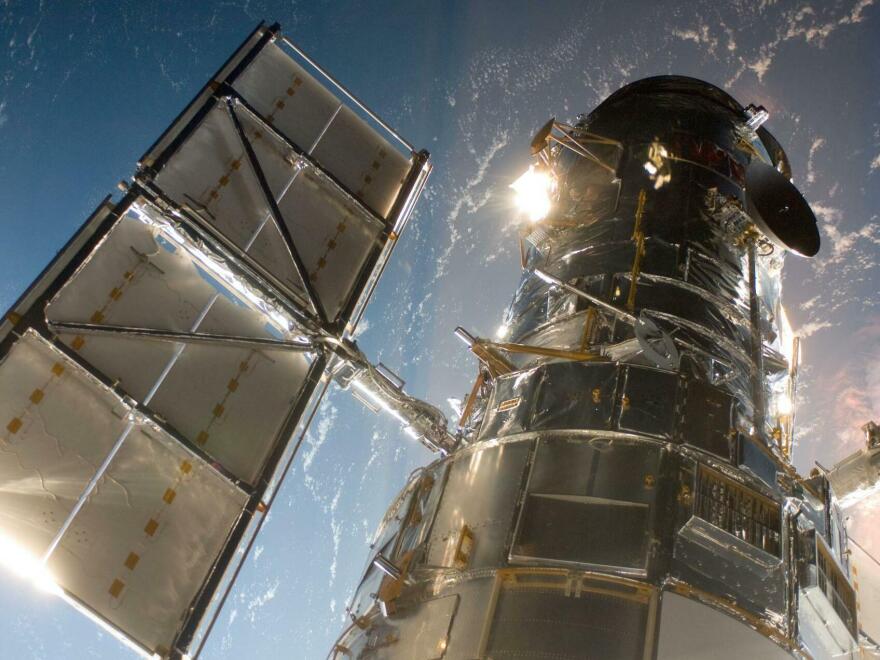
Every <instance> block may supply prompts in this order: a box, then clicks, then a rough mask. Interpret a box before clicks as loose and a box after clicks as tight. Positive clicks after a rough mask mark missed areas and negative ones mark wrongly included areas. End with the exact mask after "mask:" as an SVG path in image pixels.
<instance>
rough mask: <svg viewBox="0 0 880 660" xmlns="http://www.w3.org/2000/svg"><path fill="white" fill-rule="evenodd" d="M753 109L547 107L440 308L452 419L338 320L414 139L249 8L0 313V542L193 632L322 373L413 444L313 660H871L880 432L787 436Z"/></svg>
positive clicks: (690, 83)
mask: <svg viewBox="0 0 880 660" xmlns="http://www.w3.org/2000/svg"><path fill="white" fill-rule="evenodd" d="M766 118H767V113H766V112H765V111H764V110H763V109H762V108H760V107H754V106H749V107H747V108H744V107H742V106H741V105H740V104H739V103H737V102H736V101H735V100H734V99H733V98H731V97H730V96H729V95H727V94H726V93H725V92H723V91H722V90H720V89H718V88H716V87H714V86H712V85H709V84H707V83H704V82H701V81H698V80H695V79H691V78H683V77H676V76H663V77H658V78H649V79H646V80H641V81H638V82H635V83H632V84H630V85H627V86H626V87H624V88H622V89H621V90H619V91H617V92H616V93H614V94H613V95H612V96H610V97H609V98H608V99H606V100H605V101H604V102H603V103H602V104H601V105H600V106H599V107H598V108H596V109H595V110H594V111H593V112H592V113H590V114H589V115H585V116H581V117H579V118H578V119H577V121H576V122H575V123H574V124H573V125H569V124H564V123H561V122H557V121H555V120H551V121H550V122H548V123H547V124H546V125H545V126H544V127H543V128H542V129H541V130H540V131H539V132H538V134H537V135H536V136H535V138H534V139H533V141H532V145H531V147H532V154H533V156H534V165H533V166H532V167H531V168H530V169H529V171H528V172H527V173H526V174H524V175H523V177H522V178H521V179H519V180H518V181H517V182H516V183H515V185H514V188H515V193H516V194H517V196H518V197H519V198H520V200H521V202H522V205H523V208H524V209H525V211H526V216H527V220H528V221H527V222H526V223H525V224H524V228H523V230H522V232H521V236H520V252H521V257H522V267H523V274H522V277H521V280H520V282H519V285H518V286H517V288H516V291H515V294H514V296H513V302H512V303H511V305H510V307H509V309H508V311H507V313H506V317H505V320H504V325H503V326H502V328H503V332H502V335H503V336H500V337H497V338H495V339H492V340H489V339H484V338H480V337H476V336H474V335H472V334H471V333H469V332H468V331H467V330H465V329H464V328H459V329H458V330H457V334H458V336H459V338H460V339H462V341H463V342H464V343H465V344H466V346H467V348H468V349H469V350H470V351H471V352H472V353H473V355H474V356H475V358H476V364H477V375H476V379H475V382H474V384H473V387H472V389H471V391H470V395H469V396H468V397H467V399H466V401H465V402H464V405H463V411H462V415H461V418H460V419H459V420H457V423H456V424H455V425H454V428H452V429H450V428H449V425H448V424H447V420H446V419H445V417H444V416H443V414H442V413H441V412H440V411H439V410H438V409H437V408H435V407H434V406H432V405H430V404H428V403H426V402H423V401H419V400H418V399H415V398H413V397H411V396H409V395H408V394H407V393H405V392H404V390H403V384H402V383H401V381H400V380H399V379H398V378H397V377H396V376H395V375H394V374H393V373H392V372H390V371H389V370H388V369H387V368H385V367H384V366H382V365H376V364H373V363H372V362H371V361H370V360H369V358H368V357H367V356H365V355H364V354H363V353H362V352H361V351H360V349H359V348H358V346H357V344H356V343H355V342H354V341H353V339H352V337H353V332H354V330H355V328H356V326H357V324H358V321H359V319H360V318H361V316H362V314H363V311H364V308H365V306H366V305H367V303H368V302H369V299H370V296H371V293H372V292H373V290H374V288H375V286H376V284H377V282H378V280H379V278H380V277H381V275H382V271H383V269H384V267H385V265H386V264H387V263H388V260H389V258H390V256H391V253H392V251H393V249H394V246H395V244H396V242H397V241H398V240H399V238H400V235H401V233H402V231H403V230H404V228H405V226H406V223H407V220H408V218H409V217H410V214H411V212H412V209H413V207H414V205H415V203H416V201H417V199H418V197H419V194H420V193H421V191H422V189H423V187H424V185H425V183H426V180H427V177H428V175H429V173H430V164H429V158H428V154H427V152H425V151H418V150H416V149H415V148H413V147H412V146H411V145H410V144H409V143H408V142H406V141H405V140H404V139H403V138H401V137H400V136H398V135H397V134H396V133H395V132H394V131H393V130H392V129H391V128H389V127H388V126H387V125H386V124H385V123H384V122H383V121H382V120H381V119H380V118H378V117H377V116H375V115H374V114H373V113H372V112H370V111H369V110H368V109H367V108H366V107H365V106H364V104H363V103H361V102H360V101H359V100H358V99H357V98H356V97H355V96H354V95H352V94H351V93H350V92H349V91H348V90H347V89H346V88H345V87H343V86H342V85H341V84H340V83H339V82H337V81H336V80H335V79H334V78H332V77H331V76H330V75H329V74H327V73H326V72H325V71H323V70H322V69H321V68H320V67H319V66H318V65H316V64H315V63H314V62H313V61H312V60H311V59H310V58H309V57H308V56H307V55H306V54H305V53H304V52H303V51H302V50H300V49H299V48H297V47H296V46H295V45H294V44H292V43H291V42H289V41H288V40H287V39H286V38H284V37H283V36H282V35H281V32H280V28H279V27H278V26H277V25H273V26H271V27H267V26H260V27H258V28H257V29H256V30H255V31H254V33H253V34H251V35H250V37H248V39H247V40H246V41H245V42H244V44H242V45H241V46H240V47H239V48H238V50H236V52H235V53H234V54H233V55H232V57H231V58H230V59H229V60H228V61H227V62H226V63H225V64H224V65H223V66H222V68H221V69H220V70H219V71H218V72H217V74H216V75H215V76H214V77H213V78H212V79H211V80H210V81H209V83H208V84H207V85H206V86H205V87H204V88H203V89H202V90H201V91H200V92H199V94H198V95H197V96H196V98H195V99H194V100H193V101H192V102H191V103H190V104H189V105H188V106H187V108H186V109H185V110H184V111H183V112H182V113H181V114H180V115H179V116H178V117H177V119H175V121H174V122H173V123H172V125H171V126H170V127H169V128H168V130H166V131H165V132H164V133H163V134H162V135H161V136H160V138H159V139H158V140H157V141H156V143H155V144H154V145H153V146H151V147H150V148H149V150H148V151H147V153H146V154H145V155H144V156H143V158H141V160H140V161H139V163H138V167H137V170H136V172H135V175H134V177H133V180H132V182H131V183H129V184H126V185H125V186H124V196H123V197H122V199H121V200H120V201H118V202H116V203H111V202H110V201H109V200H106V201H105V202H104V203H102V204H101V206H100V207H99V208H98V210H97V211H95V213H94V214H93V215H92V216H91V217H90V218H89V219H88V220H87V221H86V223H85V224H84V225H83V226H82V228H81V229H80V230H79V231H78V232H77V234H76V235H75V236H74V237H73V238H72V239H71V241H70V242H69V243H68V244H67V245H66V246H65V247H64V248H63V249H62V250H61V252H59V254H58V255H57V257H56V258H55V260H54V261H53V262H52V263H51V264H50V265H49V266H48V267H47V268H46V270H45V271H44V272H43V273H42V274H41V275H40V276H39V277H38V279H37V280H36V282H34V284H33V285H32V286H31V287H30V288H29V289H28V290H27V292H26V293H25V294H24V295H23V296H22V297H21V298H20V299H19V301H18V302H16V303H15V305H13V307H12V309H11V310H10V311H9V312H8V313H7V315H6V316H5V318H4V320H3V324H2V326H0V360H2V362H0V424H2V443H0V450H2V451H0V484H3V486H2V488H0V514H2V515H0V558H2V559H3V560H4V561H5V563H7V564H9V565H10V567H11V568H12V569H13V570H16V571H18V572H19V573H22V574H24V575H26V576H27V577H29V578H31V579H32V580H34V581H35V582H37V583H38V584H39V585H41V586H43V587H44V588H46V589H47V590H49V591H51V592H52V593H55V594H56V595H58V596H59V597H61V598H63V599H65V600H66V601H68V602H69V603H70V604H71V605H73V606H74V607H76V608H77V609H79V610H81V611H82V612H84V613H85V614H86V615H88V616H89V617H91V618H92V619H94V620H95V621H96V622H97V623H99V624H100V625H102V626H103V627H105V628H106V629H108V630H110V631H112V632H113V633H114V634H115V635H117V636H118V637H119V638H120V639H122V640H124V641H125V642H126V643H127V644H129V645H130V646H131V647H132V648H134V649H135V650H137V651H139V652H141V653H142V654H144V655H146V656H154V657H158V658H182V657H184V656H197V655H198V654H199V652H200V651H201V649H202V647H203V645H204V642H205V640H206V639H207V636H208V634H209V633H210V631H211V628H212V626H213V623H214V621H215V620H216V617H217V616H218V614H219V612H220V611H221V609H222V607H223V605H224V603H225V600H226V597H227V595H228V594H229V591H230V589H231V588H232V585H233V584H234V582H235V579H236V577H237V575H238V572H239V570H240V568H241V566H242V565H243V562H244V561H245V560H246V559H247V556H248V553H249V551H250V549H251V547H252V546H253V543H254V539H255V538H256V536H257V534H258V533H259V530H260V527H261V525H262V524H263V522H264V521H265V519H266V515H267V513H268V511H269V509H270V507H271V505H272V502H273V500H274V498H275V496H276V494H277V493H278V492H279V488H280V486H281V484H282V482H283V479H284V477H285V475H286V474H287V471H288V468H289V466H290V464H291V461H292V459H293V456H294V455H295V452H296V450H297V448H298V445H299V439H301V437H302V434H303V433H304V431H305V429H306V428H307V426H308V424H309V422H310V421H311V419H312V417H313V415H314V414H315V411H316V409H317V408H318V406H319V404H320V401H321V398H322V396H323V394H324V392H325V391H326V390H327V388H328V387H329V386H330V385H331V383H334V382H335V383H336V384H337V385H338V386H341V387H343V388H345V389H348V390H350V391H351V392H352V394H354V395H355V396H357V397H358V398H359V399H360V400H361V401H362V402H364V403H365V405H367V406H369V407H370V408H372V409H374V410H377V411H378V410H384V411H385V412H387V413H388V414H391V415H393V416H394V417H396V418H397V419H398V420H400V422H401V423H402V424H403V425H404V428H405V430H406V431H407V433H409V434H410V435H411V436H412V437H413V438H415V439H417V440H418V441H420V442H422V443H423V444H424V445H425V446H426V447H427V448H428V449H430V450H431V451H433V452H435V453H436V455H437V459H436V460H435V461H434V462H433V463H431V464H430V465H427V466H425V467H424V468H422V469H420V470H419V471H417V472H416V473H415V474H414V475H413V476H412V477H411V478H410V480H409V482H408V483H407V484H406V486H405V487H404V489H403V490H402V491H401V493H400V494H399V496H398V497H397V498H396V499H395V500H394V502H393V503H392V505H391V507H390V509H389V511H388V513H387V514H386V516H385V518H384V519H383V521H382V523H381V525H380V527H379V530H378V532H377V534H376V537H375V540H374V543H373V545H372V547H371V551H370V552H371V555H370V556H371V561H370V562H369V565H368V567H367V570H366V572H365V574H364V576H363V578H362V581H361V583H360V584H359V585H358V587H357V589H356V591H355V593H354V597H353V599H352V601H351V603H350V604H349V607H348V613H349V615H350V625H349V626H348V627H347V628H346V629H345V630H343V631H341V634H340V637H339V639H338V641H337V643H336V644H335V646H334V648H333V649H331V650H330V656H331V657H332V658H334V659H335V660H343V659H346V658H371V659H372V658H383V659H388V660H391V659H394V660H412V659H429V658H430V659H433V658H450V659H467V660H473V659H474V658H495V659H502V658H558V659H560V660H563V659H567V658H572V659H574V658H596V659H609V658H621V659H630V658H632V659H634V660H635V659H639V660H642V659H651V658H658V659H661V660H668V659H672V658H676V659H678V658H709V657H711V658H731V659H732V658H742V657H755V658H788V657H805V658H815V659H817V660H818V659H821V658H857V657H880V654H878V650H877V644H876V640H878V639H880V569H878V565H877V564H876V560H875V559H873V558H871V556H870V555H869V554H868V553H867V551H865V550H864V548H862V547H861V546H859V545H857V544H855V543H854V542H853V540H852V539H849V538H848V537H847V531H846V525H845V517H846V515H847V514H848V513H849V512H855V511H859V510H860V509H864V508H865V507H868V506H870V505H871V504H873V503H875V502H876V501H877V500H878V499H880V494H878V493H880V433H878V429H877V427H876V426H874V425H872V424H868V425H866V427H865V430H866V437H867V444H866V447H865V448H864V449H863V450H862V451H860V452H857V453H856V454H854V455H852V456H850V457H849V458H847V459H845V460H844V461H842V462H841V463H840V464H838V465H837V466H835V467H834V468H832V469H831V470H827V471H823V470H818V471H816V472H814V473H813V474H811V475H810V476H809V477H804V476H802V475H800V474H798V473H797V472H796V471H795V469H794V468H793V467H792V463H791V452H792V449H793V442H792V438H793V424H794V410H793V404H792V401H793V399H794V395H795V388H796V382H797V373H798V357H799V347H798V341H797V338H796V337H794V336H793V335H792V332H791V328H790V327H789V325H788V322H787V320H786V318H785V312H784V310H783V308H782V305H781V300H780V292H781V286H780V272H781V267H782V263H783V259H784V256H785V254H786V253H788V252H794V253H796V254H799V255H803V256H807V257H809V256H812V255H814V254H816V253H817V251H818V249H819V234H818V230H817V228H816V223H815V219H814V218H813V215H812V213H811V212H810V209H809V207H808V205H807V204H806V202H805V201H804V200H803V198H802V197H801V195H800V194H799V193H798V191H797V190H796V189H795V188H794V186H793V185H792V184H791V182H790V177H791V170H790V166H789V163H788V160H787V158H786V155H785V152H784V151H783V149H782V148H781V146H780V145H779V143H778V142H777V141H776V140H775V139H774V138H773V137H772V136H771V135H770V133H769V132H768V131H767V130H766V129H765V128H764V127H763V126H762V123H763V122H764V121H765V120H766ZM872 654H873V655H872Z"/></svg>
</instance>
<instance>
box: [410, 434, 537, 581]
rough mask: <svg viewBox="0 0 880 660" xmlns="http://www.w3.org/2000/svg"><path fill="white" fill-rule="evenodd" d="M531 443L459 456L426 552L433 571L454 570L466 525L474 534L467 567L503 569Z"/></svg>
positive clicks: (453, 465)
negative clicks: (451, 568)
mask: <svg viewBox="0 0 880 660" xmlns="http://www.w3.org/2000/svg"><path fill="white" fill-rule="evenodd" d="M531 448H532V443H531V442H516V443H509V444H502V445H497V446H489V447H482V448H478V449H477V450H476V451H472V452H467V453H465V454H464V455H459V456H457V457H456V459H455V460H454V462H453V463H452V465H451V467H450V471H449V477H448V479H447V481H446V488H445V490H444V492H443V497H442V499H441V500H440V506H439V508H438V510H437V515H436V517H435V519H434V525H433V527H432V529H431V535H430V537H429V539H428V545H427V549H426V561H425V563H426V564H428V565H429V566H444V567H453V566H455V565H456V551H457V550H458V549H459V548H460V541H461V537H462V533H463V529H464V527H465V526H467V528H468V529H469V530H470V531H471V533H472V534H473V549H472V550H471V552H470V554H469V555H468V559H467V562H466V567H468V568H479V567H484V566H485V567H497V566H503V565H504V564H505V563H506V559H507V550H508V548H507V544H508V542H509V536H510V532H511V528H512V527H513V523H514V516H515V509H514V507H515V504H516V500H517V498H518V495H519V493H520V490H521V488H522V482H523V478H524V474H525V467H526V461H527V459H528V456H529V452H530V451H531Z"/></svg>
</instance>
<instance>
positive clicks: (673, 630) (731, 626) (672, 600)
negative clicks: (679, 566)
mask: <svg viewBox="0 0 880 660" xmlns="http://www.w3.org/2000/svg"><path fill="white" fill-rule="evenodd" d="M661 603H662V604H661V608H660V635H659V639H658V645H657V660H704V659H705V658H712V659H713V660H716V659H717V660H742V659H743V658H756V659H757V658H760V659H761V660H787V659H788V658H791V655H789V653H788V652H787V651H785V650H783V649H782V648H781V647H780V646H779V645H777V644H776V643H774V642H773V641H771V640H769V639H767V638H766V637H764V636H763V635H761V634H760V633H758V632H756V631H755V630H753V629H752V628H750V627H749V626H747V625H746V624H745V623H742V622H740V621H737V620H736V619H734V618H733V617H731V616H729V615H727V614H724V613H722V612H719V611H718V610H715V609H713V608H712V607H711V606H709V605H705V604H703V603H699V602H697V601H694V600H690V599H689V598H685V597H684V596H679V595H678V594H674V593H670V592H664V593H663V597H662V599H661Z"/></svg>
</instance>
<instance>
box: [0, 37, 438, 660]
mask: <svg viewBox="0 0 880 660" xmlns="http://www.w3.org/2000/svg"><path fill="white" fill-rule="evenodd" d="M429 172H430V165H429V163H428V154H427V152H424V151H422V152H416V151H415V150H414V149H413V148H412V147H411V146H410V145H409V144H408V143H407V142H406V141H404V140H403V139H402V138H400V137H399V136H398V135H397V134H396V133H394V132H393V131H392V130H391V129H390V128H388V126H387V125H386V124H385V123H384V122H382V121H381V120H380V119H379V118H377V117H376V116H375V115H374V114H372V113H371V112H370V111H369V110H368V109H367V108H366V107H365V106H364V105H363V104H362V103H361V102H360V101H359V100H358V99H356V98H355V97H354V96H352V95H351V94H350V93H349V92H348V91H347V90H346V89H345V88H344V87H342V86H341V85H340V84H339V83H338V82H336V81H335V80H334V79H333V78H332V77H330V76H329V75H328V74H326V73H325V72H324V71H323V70H321V69H320V67H318V66H317V65H316V64H314V62H312V60H311V59H309V58H308V56H307V55H306V54H305V53H303V52H302V51H301V50H299V49H298V48H297V47H296V46H294V45H293V44H291V43H290V42H288V41H287V40H285V39H284V38H283V37H282V36H281V34H280V29H279V27H278V26H277V25H273V26H271V27H267V26H264V25H261V26H259V27H258V28H257V29H256V30H255V31H254V32H253V33H252V34H251V35H250V36H249V37H248V38H247V39H246V40H245V42H244V43H243V44H242V45H241V46H240V47H239V48H238V50H237V51H236V52H235V53H234V54H233V56H232V57H231V58H230V59H229V60H228V61H227V62H226V63H225V64H224V65H223V67H222V68H221V69H220V71H219V72H218V73H217V74H216V75H215V76H214V77H213V78H212V79H211V81H210V82H209V83H208V84H207V85H206V86H205V87H204V88H203V89H202V90H201V91H200V92H199V94H198V95H197V96H196V97H195V99H194V100H193V101H192V102H191V103H190V104H189V105H188V106H187V108H186V109H185V110H184V111H183V112H182V113H181V114H180V115H179V116H178V117H177V118H176V119H175V121H174V122H173V123H172V125H171V126H170V127H169V128H168V130H166V131H165V132H164V133H163V134H162V136H161V137H160V138H159V139H158V140H157V141H156V143H155V144H154V145H153V146H152V147H150V149H149V150H148V151H147V153H146V154H145V155H144V156H143V157H142V159H141V160H140V162H139V164H138V169H137V172H136V174H135V177H134V183H133V184H132V185H130V186H129V187H128V189H127V192H126V194H125V195H124V197H123V198H122V199H121V200H120V201H119V202H117V203H111V202H110V201H109V198H108V199H107V200H104V202H103V203H102V204H101V205H100V206H99V208H98V209H97V210H96V211H95V213H94V214H93V215H92V216H91V217H90V218H89V219H88V220H87V221H86V222H85V224H84V225H83V226H82V227H81V228H80V230H79V231H78V232H77V233H76V235H75V236H74V237H73V238H72V239H71V240H70V242H69V243H68V244H67V245H66V246H65V247H64V248H63V249H62V250H61V252H59V254H58V255H57V257H56V258H55V260H54V261H53V262H52V263H51V264H50V265H49V266H48V267H47V268H46V270H44V271H43V273H42V274H41V275H40V276H39V277H38V278H37V280H36V281H35V282H34V283H33V284H32V285H31V287H30V288H29V289H28V290H27V291H26V293H25V294H24V295H23V296H22V297H21V298H20V299H19V300H18V301H17V302H16V303H15V304H14V305H13V307H12V308H11V309H10V310H9V312H8V313H7V314H6V316H5V317H4V319H3V321H2V325H0V422H2V427H0V434H2V435H0V482H2V483H4V484H6V486H5V487H4V488H3V489H2V490H0V542H2V543H3V544H5V545H4V547H6V546H8V547H14V548H15V549H16V552H17V553H20V555H21V556H23V557H27V558H28V560H27V562H26V563H27V564H28V566H35V567H36V569H35V572H38V573H40V574H41V575H44V576H49V577H50V578H51V585H52V588H53V590H56V591H57V592H58V593H59V595H61V596H62V597H63V598H64V599H65V600H67V601H69V602H70V603H71V604H73V605H74V606H76V607H77V608H78V609H80V610H82V611H84V612H85V613H86V614H88V615H89V616H90V617H92V618H93V619H95V620H96V621H97V622H98V623H100V624H101V625H103V626H105V627H106V628H107V629H109V630H111V631H112V632H113V633H114V634H116V635H117V636H119V637H120V638H121V639H123V640H124V641H125V642H126V643H128V644H129V645H131V646H132V647H134V648H136V649H137V650H139V651H141V652H142V653H144V654H145V655H152V654H156V655H158V656H160V657H181V656H182V655H184V654H188V653H190V654H191V653H193V652H194V651H193V649H196V648H197V647H198V644H199V642H200V641H202V642H203V640H204V637H205V634H206V628H208V629H209V628H210V623H209V622H210V621H211V615H212V614H214V615H216V613H217V611H218V610H219V607H218V605H219V604H222V601H223V599H224V598H225V593H228V589H229V588H230V587H231V583H232V581H233V580H234V576H235V575H236V574H237V568H238V567H240V562H241V561H243V556H246V554H247V553H246V552H245V553H237V552H236V551H237V550H239V549H240V548H242V547H243V546H245V547H247V545H248V542H249V540H250V541H252V539H253V537H254V535H255V534H256V532H257V531H258V530H259V526H260V524H261V523H262V520H264V519H265V515H266V512H267V510H268V505H271V501H272V499H273V497H274V493H276V492H277V489H278V487H279V484H280V481H281V480H282V479H283V475H284V474H285V472H286V467H287V466H289V465H290V461H291V460H292V457H293V454H294V453H295V451H296V447H297V445H298V442H297V440H296V439H297V438H298V437H301V433H302V432H303V431H304V429H305V427H306V426H307V424H308V420H309V419H310V418H311V415H312V414H314V410H315V408H316V407H317V405H318V402H319V400H320V398H321V395H322V393H323V392H324V391H325V390H326V386H327V383H328V382H329V373H328V370H329V369H330V368H331V367H332V365H333V363H334V360H336V359H337V358H336V357H335V356H334V354H333V353H332V352H331V351H330V350H328V349H327V347H328V346H332V345H334V343H337V344H338V343H339V342H343V341H345V340H347V339H348V338H349V337H350V336H351V333H352V332H353V330H354V328H355V326H356V325H357V323H358V320H359V319H360V317H361V315H362V313H363V310H364V307H365V306H366V304H367V302H368V301H369V299H370V296H371V294H372V292H373V289H374V287H375V286H376V283H377V282H378V279H379V277H380V276H381V274H382V271H383V269H384V267H385V265H386V263H387V261H388V259H389V257H390V255H391V252H392V250H393V248H394V245H395V243H396V240H397V238H398V237H399V235H400V233H401V231H402V230H403V228H404V226H405V225H406V222H407V220H408V217H409V215H410V213H411V211H412V208H413V205H414V203H415V201H416V199H417V198H418V196H419V194H420V192H421V190H422V188H423V187H424V184H425V181H426V179H427V176H428V174H429ZM236 555H238V556H236ZM224 590H225V592H224Z"/></svg>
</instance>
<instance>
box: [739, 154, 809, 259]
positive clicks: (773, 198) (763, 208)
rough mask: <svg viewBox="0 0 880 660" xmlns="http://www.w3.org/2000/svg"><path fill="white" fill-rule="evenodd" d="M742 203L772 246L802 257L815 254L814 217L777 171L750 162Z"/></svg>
mask: <svg viewBox="0 0 880 660" xmlns="http://www.w3.org/2000/svg"><path fill="white" fill-rule="evenodd" d="M746 199H747V202H748V210H749V215H750V216H751V218H752V220H753V221H754V222H755V224H756V225H757V226H758V228H759V229H760V230H761V231H762V232H763V233H764V234H765V235H766V236H767V238H769V239H770V240H771V241H773V242H774V243H775V244H776V245H778V246H779V247H782V248H785V249H786V250H790V251H792V252H795V253H797V254H799V255H801V256H804V257H813V256H815V255H816V253H817V252H819V229H818V228H817V227H816V216H815V215H813V211H812V210H811V209H810V205H809V204H808V203H807V200H805V199H804V198H803V196H802V195H801V194H800V193H799V192H798V190H797V188H795V187H794V184H792V182H791V181H789V180H788V178H787V177H786V176H785V175H784V174H782V173H781V172H779V170H777V169H776V168H774V167H773V166H771V165H768V164H767V163H763V162H761V161H752V163H751V164H749V166H748V167H747V168H746Z"/></svg>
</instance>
